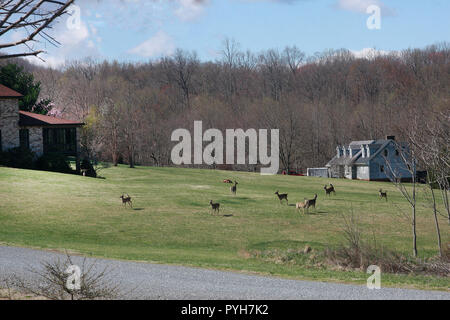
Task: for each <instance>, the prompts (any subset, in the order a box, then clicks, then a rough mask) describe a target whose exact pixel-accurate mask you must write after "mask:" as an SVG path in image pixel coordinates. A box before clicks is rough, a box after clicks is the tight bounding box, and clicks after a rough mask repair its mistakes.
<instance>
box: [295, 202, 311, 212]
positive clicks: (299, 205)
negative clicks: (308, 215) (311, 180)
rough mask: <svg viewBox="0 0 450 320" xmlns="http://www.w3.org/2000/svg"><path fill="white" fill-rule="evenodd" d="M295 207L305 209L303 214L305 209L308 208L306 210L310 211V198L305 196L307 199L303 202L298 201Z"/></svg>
mask: <svg viewBox="0 0 450 320" xmlns="http://www.w3.org/2000/svg"><path fill="white" fill-rule="evenodd" d="M295 208H296V209H297V210H300V209H303V214H304V213H305V210H306V212H308V208H309V200H307V199H306V198H305V201H303V202H297V203H296V204H295Z"/></svg>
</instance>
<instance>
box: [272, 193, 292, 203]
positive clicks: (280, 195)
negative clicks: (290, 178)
mask: <svg viewBox="0 0 450 320" xmlns="http://www.w3.org/2000/svg"><path fill="white" fill-rule="evenodd" d="M275 194H276V195H277V196H278V199H279V200H280V204H281V200H283V199H286V202H287V204H288V205H289V201H288V194H287V193H281V194H280V193H278V190H277V192H275Z"/></svg>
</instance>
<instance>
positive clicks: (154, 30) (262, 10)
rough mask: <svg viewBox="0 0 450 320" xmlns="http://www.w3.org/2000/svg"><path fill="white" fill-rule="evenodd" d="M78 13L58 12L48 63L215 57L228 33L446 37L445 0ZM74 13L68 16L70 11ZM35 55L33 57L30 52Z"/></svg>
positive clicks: (334, 39) (184, 0)
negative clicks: (189, 54)
mask: <svg viewBox="0 0 450 320" xmlns="http://www.w3.org/2000/svg"><path fill="white" fill-rule="evenodd" d="M76 4H77V5H78V6H79V9H80V11H79V13H80V15H79V17H80V19H79V20H71V21H72V22H73V21H78V22H79V23H78V24H76V27H75V28H74V27H72V28H68V26H67V25H68V23H67V22H68V19H69V17H68V16H66V17H64V18H62V19H61V20H60V21H59V23H58V24H57V25H56V26H55V28H54V31H53V33H54V35H55V37H56V38H57V39H59V40H60V41H61V43H62V45H61V46H60V47H59V48H54V47H52V46H49V45H46V46H45V49H46V50H47V54H45V55H43V56H42V58H44V59H45V60H46V64H48V65H53V66H56V65H60V64H61V63H63V62H64V61H65V60H67V59H82V58H84V57H86V56H92V57H94V58H97V59H108V60H113V59H115V60H119V61H124V62H125V61H126V62H128V61H148V60H149V59H158V58H159V57H161V56H162V55H166V54H171V53H173V51H174V50H175V48H182V49H185V50H195V51H196V52H197V53H198V56H199V58H200V59H201V60H204V61H205V60H215V59H217V58H218V51H219V50H220V48H221V45H222V41H223V40H224V39H225V38H226V37H228V38H231V39H234V40H236V41H237V42H238V43H240V45H241V48H242V49H243V50H246V49H250V50H252V51H254V52H259V51H261V50H265V49H270V48H278V49H283V48H284V47H285V46H292V45H296V46H297V47H299V48H300V49H301V50H303V51H304V52H306V53H307V54H314V53H315V52H319V51H323V50H325V49H339V48H346V49H349V50H352V51H355V52H360V51H362V50H363V49H365V48H375V49H377V50H382V51H393V50H401V49H407V48H410V47H424V46H426V45H429V44H433V43H436V42H443V41H450V19H449V14H450V1H448V0H153V1H152V0H103V1H92V0H78V1H76ZM372 4H374V5H377V6H378V7H380V8H381V29H379V30H369V29H368V28H367V25H366V21H367V20H368V18H369V16H370V14H367V13H366V8H367V7H368V6H370V5H372ZM72 19H73V17H72ZM30 59H34V58H30Z"/></svg>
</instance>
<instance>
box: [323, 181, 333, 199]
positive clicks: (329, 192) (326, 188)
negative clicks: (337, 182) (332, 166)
mask: <svg viewBox="0 0 450 320" xmlns="http://www.w3.org/2000/svg"><path fill="white" fill-rule="evenodd" d="M323 189H324V190H325V194H326V195H327V196H329V195H330V194H331V193H332V192H333V193H334V195H336V191H335V190H334V186H333V185H332V184H331V183H330V187H329V188H328V187H327V186H326V185H325V186H324V187H323Z"/></svg>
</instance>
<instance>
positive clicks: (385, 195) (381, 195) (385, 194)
mask: <svg viewBox="0 0 450 320" xmlns="http://www.w3.org/2000/svg"><path fill="white" fill-rule="evenodd" d="M379 194H380V199H383V198H385V199H386V201H387V191H384V192H383V190H382V189H380V190H379Z"/></svg>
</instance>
